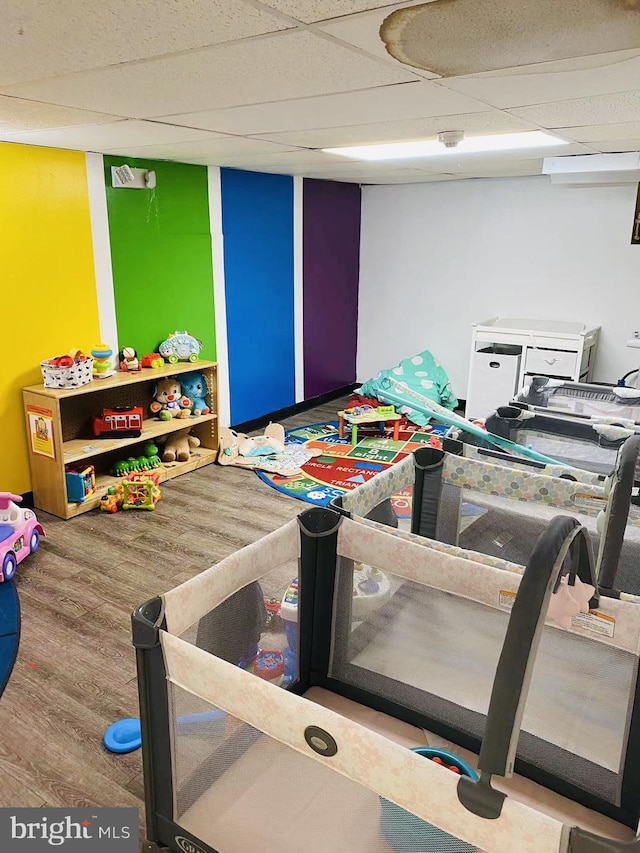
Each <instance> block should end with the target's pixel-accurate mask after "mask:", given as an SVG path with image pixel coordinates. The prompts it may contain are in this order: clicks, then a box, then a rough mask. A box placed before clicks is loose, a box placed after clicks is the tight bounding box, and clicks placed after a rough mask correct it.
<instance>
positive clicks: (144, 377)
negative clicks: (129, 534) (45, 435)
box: [22, 360, 218, 518]
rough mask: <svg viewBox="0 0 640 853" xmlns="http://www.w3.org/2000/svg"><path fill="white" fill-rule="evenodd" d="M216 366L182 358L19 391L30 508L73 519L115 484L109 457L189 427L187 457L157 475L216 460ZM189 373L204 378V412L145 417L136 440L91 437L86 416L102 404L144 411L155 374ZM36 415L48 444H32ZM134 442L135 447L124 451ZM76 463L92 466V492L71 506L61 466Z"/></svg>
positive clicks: (165, 465)
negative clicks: (70, 384) (193, 440)
mask: <svg viewBox="0 0 640 853" xmlns="http://www.w3.org/2000/svg"><path fill="white" fill-rule="evenodd" d="M217 367H218V366H217V364H216V363H215V362H214V361H204V360H200V361H196V362H184V361H182V362H178V363H177V364H165V365H164V366H163V367H160V368H158V369H156V370H153V369H151V368H147V369H143V370H139V371H135V372H132V373H125V372H124V371H120V372H118V373H115V374H114V375H113V376H110V377H109V378H107V379H96V380H93V381H92V382H89V383H87V384H86V385H82V386H80V388H45V387H44V385H32V386H31V387H29V388H25V389H24V390H23V395H22V396H23V402H24V413H25V423H26V428H27V435H28V436H29V465H30V467H31V486H32V489H33V498H34V504H35V506H36V507H37V508H38V509H43V510H45V512H49V513H51V514H52V515H57V516H58V517H59V518H73V517H74V516H77V515H80V514H81V513H83V512H88V511H89V510H91V509H94V508H95V507H96V506H98V504H99V503H100V498H101V497H102V495H103V494H104V493H105V491H106V489H107V488H108V487H109V486H110V485H113V483H115V482H117V480H116V479H115V478H114V477H111V476H110V475H109V474H108V471H109V470H110V468H111V464H112V462H113V461H114V459H116V458H121V457H122V458H126V457H127V456H128V455H132V454H135V453H136V452H140V453H141V452H142V450H141V449H140V450H139V451H138V450H137V448H142V445H143V444H144V442H145V441H157V440H159V439H160V438H161V437H162V436H168V435H171V434H174V435H175V433H176V432H178V431H180V430H191V431H192V433H193V434H194V436H196V437H197V438H198V439H199V440H200V445H199V447H197V448H195V449H194V451H193V453H192V455H191V457H190V459H189V460H188V461H187V462H175V463H163V466H162V467H161V468H157V469H156V470H157V471H158V472H159V473H160V479H161V480H168V479H170V478H172V477H178V476H179V475H180V474H185V473H186V472H187V471H194V470H195V469H196V468H202V467H203V466H204V465H210V464H211V463H212V462H215V461H216V457H217V453H218V415H217V414H216V412H217V407H218V371H217ZM191 371H200V372H201V373H202V374H203V376H204V377H205V379H206V383H207V389H208V390H207V395H206V401H207V405H209V406H210V407H211V412H210V413H209V414H206V415H198V416H197V417H193V416H190V417H188V418H184V419H183V418H172V419H171V420H168V421H161V420H159V419H158V418H156V417H149V418H146V419H145V420H143V422H142V430H141V434H140V435H139V436H138V437H137V438H123V437H112V438H98V437H96V436H93V435H91V434H90V432H91V426H90V424H91V423H92V419H93V417H94V416H95V414H96V413H97V412H98V411H99V410H100V409H101V408H103V409H104V408H112V407H115V406H130V405H141V404H142V407H143V409H146V405H147V401H148V400H151V397H152V391H153V386H154V384H155V382H157V380H158V379H161V378H162V377H167V376H179V375H180V374H183V373H189V372H191ZM129 389H130V390H129ZM141 401H144V402H142V403H141ZM34 413H35V414H36V415H37V416H38V417H39V418H41V419H42V420H44V422H45V430H46V429H47V428H48V429H49V431H50V433H51V436H50V440H49V443H48V444H44V445H42V444H38V443H37V441H36V439H37V436H34V435H33V434H32V432H31V431H32V429H34V426H33V423H32V422H33V419H34ZM134 447H135V448H136V450H133V449H130V448H134ZM39 451H43V452H39ZM120 451H121V452H120ZM107 454H112V456H111V457H110V456H108V455H107ZM116 454H118V455H117V456H116ZM78 463H83V464H84V465H93V466H94V468H95V472H96V482H97V485H98V489H97V492H96V493H95V494H94V495H92V496H91V497H90V498H88V499H87V500H86V501H83V502H82V503H71V502H69V501H68V500H67V487H66V476H65V469H66V467H67V466H69V465H74V464H76V465H77V464H78Z"/></svg>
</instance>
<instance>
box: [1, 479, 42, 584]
mask: <svg viewBox="0 0 640 853" xmlns="http://www.w3.org/2000/svg"><path fill="white" fill-rule="evenodd" d="M21 500H22V498H21V497H20V495H12V494H11V492H0V582H2V581H10V580H11V578H12V577H13V576H14V575H15V573H16V568H17V566H18V563H21V562H22V561H23V560H24V558H25V557H28V556H29V554H33V552H34V551H35V550H36V549H37V547H38V545H39V544H40V537H41V536H44V530H43V529H42V525H41V524H40V523H39V521H38V519H37V518H36V515H35V513H34V512H33V510H30V509H22V507H19V506H17V504H18V503H20V501H21Z"/></svg>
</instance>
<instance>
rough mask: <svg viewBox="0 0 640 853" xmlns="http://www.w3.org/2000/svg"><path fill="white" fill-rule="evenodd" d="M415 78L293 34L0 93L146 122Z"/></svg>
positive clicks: (346, 50) (314, 38)
mask: <svg viewBox="0 0 640 853" xmlns="http://www.w3.org/2000/svg"><path fill="white" fill-rule="evenodd" d="M415 79H417V78H416V77H415V75H413V74H411V73H410V72H408V71H405V70H404V69H402V68H400V67H399V66H398V67H395V66H392V65H387V64H385V63H382V62H379V61H378V60H377V59H367V58H366V57H363V56H361V55H360V54H358V53H357V52H355V51H353V50H351V49H349V48H347V47H342V46H341V45H339V44H335V43H334V42H332V41H330V40H328V39H326V38H322V37H319V36H316V35H314V34H313V33H310V32H301V31H291V32H285V33H281V34H279V35H275V36H268V37H265V38H262V39H256V40H254V41H241V42H235V43H233V44H230V45H221V46H219V47H213V48H208V49H206V50H201V51H193V52H190V53H186V54H180V55H176V56H170V57H166V58H163V59H155V60H149V61H147V62H141V63H138V64H131V65H116V66H112V67H110V68H104V69H100V70H96V71H85V72H82V73H78V74H72V75H69V76H67V77H59V78H53V79H50V80H42V81H40V82H37V83H25V84H21V85H17V86H9V87H6V86H5V87H0V88H2V90H3V91H5V92H7V93H8V94H13V95H17V96H19V97H26V98H30V99H34V100H42V101H48V102H52V103H58V104H64V105H66V106H74V107H80V108H84V109H89V108H91V109H98V110H101V111H104V112H118V114H120V115H122V114H124V115H127V116H129V117H135V118H147V117H149V116H158V115H169V114H173V113H184V112H191V111H195V110H209V109H216V108H222V107H231V106H237V105H240V104H251V103H262V102H264V101H281V100H286V99H291V98H299V97H310V96H313V95H323V94H330V93H334V92H345V91H353V90H356V89H365V88H374V87H376V86H384V85H390V84H393V83H403V82H407V81H409V80H415Z"/></svg>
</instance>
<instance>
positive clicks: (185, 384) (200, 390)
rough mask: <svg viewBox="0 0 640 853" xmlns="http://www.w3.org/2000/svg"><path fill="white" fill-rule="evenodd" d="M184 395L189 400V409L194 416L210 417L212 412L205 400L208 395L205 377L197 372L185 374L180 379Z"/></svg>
mask: <svg viewBox="0 0 640 853" xmlns="http://www.w3.org/2000/svg"><path fill="white" fill-rule="evenodd" d="M179 379H180V387H181V389H182V394H183V395H184V396H185V397H188V398H189V404H190V405H189V407H190V409H191V414H192V415H208V414H209V412H210V411H211V410H210V408H209V406H208V405H207V402H206V400H205V394H207V393H208V391H209V389H208V388H207V383H206V380H205V378H204V376H203V375H202V374H201V373H198V372H197V371H194V372H193V373H183V374H182V375H181V376H180V377H179Z"/></svg>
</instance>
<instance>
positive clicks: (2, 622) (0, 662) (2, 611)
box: [0, 581, 20, 695]
mask: <svg viewBox="0 0 640 853" xmlns="http://www.w3.org/2000/svg"><path fill="white" fill-rule="evenodd" d="M19 640H20V604H19V602H18V593H17V591H16V588H15V585H14V583H13V581H5V583H0V695H2V691H3V690H4V688H5V686H6V684H7V681H8V680H9V676H10V675H11V670H12V669H13V664H14V662H15V659H16V654H17V653H18V642H19Z"/></svg>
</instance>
